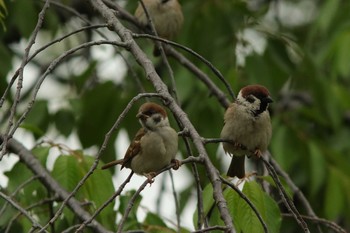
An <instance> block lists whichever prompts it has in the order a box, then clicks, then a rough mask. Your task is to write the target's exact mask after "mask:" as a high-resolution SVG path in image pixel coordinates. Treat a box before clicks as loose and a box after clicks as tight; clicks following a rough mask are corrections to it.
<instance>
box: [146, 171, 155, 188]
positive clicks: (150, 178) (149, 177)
mask: <svg viewBox="0 0 350 233" xmlns="http://www.w3.org/2000/svg"><path fill="white" fill-rule="evenodd" d="M143 175H144V176H146V178H147V180H148V183H149V185H152V183H153V182H154V177H155V176H156V173H155V172H150V173H145V174H143Z"/></svg>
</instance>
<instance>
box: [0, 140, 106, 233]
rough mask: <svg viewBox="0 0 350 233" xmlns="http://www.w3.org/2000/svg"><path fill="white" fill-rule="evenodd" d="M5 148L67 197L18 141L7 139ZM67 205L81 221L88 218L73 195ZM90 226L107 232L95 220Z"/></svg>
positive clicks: (62, 197) (61, 195)
mask: <svg viewBox="0 0 350 233" xmlns="http://www.w3.org/2000/svg"><path fill="white" fill-rule="evenodd" d="M0 142H1V143H3V142H4V136H2V135H0ZM7 149H8V150H9V151H10V152H12V153H14V154H17V155H18V156H19V158H20V159H21V161H22V162H23V163H24V164H25V165H26V166H27V167H28V168H29V170H31V171H32V172H33V173H34V174H35V175H37V176H39V180H40V181H41V182H42V183H43V184H44V185H45V187H47V188H48V189H49V190H51V191H52V192H54V193H55V194H57V195H58V196H59V197H60V198H61V199H66V198H67V197H69V195H70V194H69V193H68V192H67V191H66V190H65V189H63V188H62V187H61V186H60V184H59V183H58V182H57V181H56V180H55V179H53V178H52V177H51V175H50V173H49V172H48V171H47V170H46V169H45V168H44V167H43V166H42V165H41V164H40V162H39V160H38V159H37V158H36V157H35V156H34V155H33V154H32V153H31V152H30V151H29V150H28V149H27V148H25V147H24V146H23V145H22V144H21V143H20V142H18V141H17V140H15V139H13V138H11V139H9V140H8V144H7ZM67 205H68V207H69V208H70V209H71V210H72V211H73V212H74V213H75V214H76V215H77V216H78V218H80V219H81V220H82V221H85V220H88V219H90V217H91V216H90V214H89V213H88V212H87V211H86V210H84V209H83V208H82V207H81V205H80V202H79V201H77V200H76V199H75V198H74V197H71V198H70V199H69V200H68V202H67ZM90 226H91V227H92V228H93V229H94V230H95V231H96V232H103V233H105V232H109V231H107V230H106V229H105V228H104V227H103V226H102V225H101V224H100V223H99V222H97V221H96V220H93V221H92V222H91V225H90Z"/></svg>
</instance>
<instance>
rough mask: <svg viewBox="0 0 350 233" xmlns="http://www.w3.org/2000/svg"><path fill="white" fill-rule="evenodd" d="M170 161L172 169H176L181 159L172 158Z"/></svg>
mask: <svg viewBox="0 0 350 233" xmlns="http://www.w3.org/2000/svg"><path fill="white" fill-rule="evenodd" d="M171 163H173V164H174V165H173V169H174V170H177V169H179V167H180V166H181V161H180V160H177V159H172V160H171Z"/></svg>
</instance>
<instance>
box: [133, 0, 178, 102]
mask: <svg viewBox="0 0 350 233" xmlns="http://www.w3.org/2000/svg"><path fill="white" fill-rule="evenodd" d="M139 2H140V3H141V6H142V8H143V11H144V12H145V14H146V17H147V20H148V23H149V25H150V26H151V31H152V33H153V35H154V36H155V37H158V33H157V30H156V28H155V26H154V23H153V20H152V18H151V17H150V14H149V12H148V9H147V7H146V6H145V3H144V2H143V1H142V0H139ZM155 46H156V48H158V49H159V50H160V55H161V57H162V61H163V62H164V64H165V66H166V68H167V70H168V72H169V76H170V84H171V85H170V92H171V95H172V96H173V97H174V99H175V101H176V103H178V104H179V99H178V96H177V92H176V83H175V78H174V72H173V70H172V68H171V66H170V64H169V61H168V58H167V57H166V55H165V52H164V48H163V44H162V43H160V42H159V41H157V40H156V45H155Z"/></svg>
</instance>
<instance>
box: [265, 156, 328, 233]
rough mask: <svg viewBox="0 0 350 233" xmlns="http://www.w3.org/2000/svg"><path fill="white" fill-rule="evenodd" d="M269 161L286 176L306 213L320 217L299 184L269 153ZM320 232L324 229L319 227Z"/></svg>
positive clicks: (285, 178)
mask: <svg viewBox="0 0 350 233" xmlns="http://www.w3.org/2000/svg"><path fill="white" fill-rule="evenodd" d="M268 158H269V161H270V163H271V165H272V166H273V167H274V168H275V170H276V171H277V172H278V173H279V174H280V175H281V176H282V177H283V178H284V180H285V181H286V182H287V184H288V186H289V187H290V188H291V189H292V191H293V193H294V194H295V195H296V197H297V198H299V200H300V201H301V203H302V204H303V205H304V207H305V210H306V213H307V214H308V215H310V216H311V217H314V218H318V217H317V215H316V214H315V212H314V210H313V209H312V207H311V205H310V203H309V201H308V200H307V199H306V197H305V196H304V194H303V192H302V191H301V190H300V189H299V187H298V186H296V185H295V184H294V182H293V181H292V179H291V178H290V177H289V175H288V174H287V173H286V172H285V171H283V169H282V168H281V166H280V165H279V164H278V163H277V162H276V161H275V160H274V159H273V158H272V156H271V155H270V153H269V157H268ZM318 230H319V232H322V229H320V228H319V229H318Z"/></svg>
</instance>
